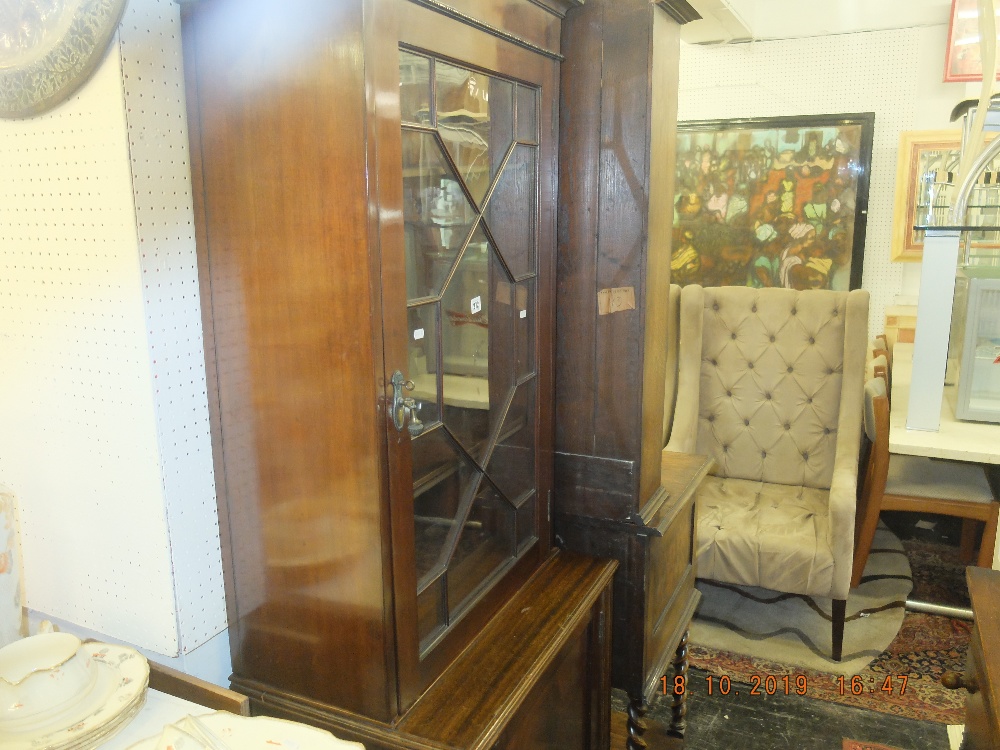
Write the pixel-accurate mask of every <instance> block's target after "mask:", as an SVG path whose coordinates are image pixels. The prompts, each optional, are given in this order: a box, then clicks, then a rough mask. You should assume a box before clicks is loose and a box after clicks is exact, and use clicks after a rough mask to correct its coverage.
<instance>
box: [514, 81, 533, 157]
mask: <svg viewBox="0 0 1000 750" xmlns="http://www.w3.org/2000/svg"><path fill="white" fill-rule="evenodd" d="M517 139H518V140H519V141H531V142H533V143H537V142H538V92H537V91H536V90H535V89H531V88H528V87H527V86H521V85H518V87H517Z"/></svg>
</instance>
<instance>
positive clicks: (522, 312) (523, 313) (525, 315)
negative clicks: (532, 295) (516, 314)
mask: <svg viewBox="0 0 1000 750" xmlns="http://www.w3.org/2000/svg"><path fill="white" fill-rule="evenodd" d="M521 317H522V318H527V317H528V311H527V310H521Z"/></svg>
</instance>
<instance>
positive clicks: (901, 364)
mask: <svg viewBox="0 0 1000 750" xmlns="http://www.w3.org/2000/svg"><path fill="white" fill-rule="evenodd" d="M912 368H913V344H901V343H899V342H897V343H896V346H894V347H893V349H892V409H891V410H890V412H889V452H890V453H901V454H905V455H910V456H930V457H931V458H948V459H952V460H954V461H974V462H975V463H981V464H991V465H996V464H1000V425H998V424H989V423H986V422H966V421H963V420H959V419H956V418H955V410H954V407H953V406H952V404H953V403H954V402H953V398H954V391H955V388H956V387H957V386H954V385H946V386H945V388H944V398H943V399H942V403H941V427H940V429H939V430H938V431H937V432H925V431H923V430H908V429H906V410H907V407H908V405H909V403H910V375H911V372H912ZM991 481H992V480H991Z"/></svg>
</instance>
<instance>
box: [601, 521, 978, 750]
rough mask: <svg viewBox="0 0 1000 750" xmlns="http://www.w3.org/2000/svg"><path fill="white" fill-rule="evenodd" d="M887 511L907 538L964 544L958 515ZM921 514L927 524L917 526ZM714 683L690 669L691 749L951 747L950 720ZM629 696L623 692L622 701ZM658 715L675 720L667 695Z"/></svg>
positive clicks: (688, 742)
mask: <svg viewBox="0 0 1000 750" xmlns="http://www.w3.org/2000/svg"><path fill="white" fill-rule="evenodd" d="M890 515H891V517H887V516H890ZM884 518H885V520H886V522H887V523H888V524H889V525H890V527H891V528H892V529H893V531H895V532H896V534H897V535H898V536H900V537H901V538H919V539H923V540H926V541H944V542H947V543H950V544H957V540H958V533H957V528H956V526H955V524H956V523H957V522H953V521H951V520H950V519H946V518H940V517H931V518H927V519H919V518H917V517H915V516H913V515H912V514H885V515H884ZM920 520H924V521H925V522H926V523H924V524H921V526H917V525H916V524H917V521H920ZM928 523H933V528H930V529H928V528H925V527H926V526H927V525H928ZM707 686H708V682H707V680H706V674H705V673H704V672H699V671H698V670H691V671H690V673H689V679H688V688H689V692H688V729H687V734H686V737H685V742H684V748H685V750H786V749H787V750H841V748H842V747H843V739H844V738H845V737H847V738H851V739H855V740H860V741H863V742H876V743H881V744H885V745H890V746H892V747H896V748H900V750H948V748H949V747H951V744H950V742H949V737H948V728H947V727H946V726H945V725H943V724H937V723H933V722H928V721H917V720H914V719H905V718H901V717H898V716H893V715H891V714H885V713H880V712H875V711H868V710H865V709H860V708H854V707H851V706H842V705H839V704H835V703H830V702H827V701H822V700H816V699H811V698H807V697H802V696H797V695H788V696H786V695H781V694H777V695H773V696H767V695H762V696H755V695H750V691H749V689H747V690H742V691H741V690H739V686H738V685H736V684H735V683H734V684H733V690H732V691H731V692H730V694H729V695H728V696H722V695H719V694H718V691H717V690H716V691H715V694H714V695H712V696H709V695H707ZM737 692H739V695H737V694H736V693H737ZM623 696H624V694H619V695H618V696H617V697H618V699H619V700H621V698H622V697H623ZM650 717H651V718H653V719H655V720H657V721H659V722H661V723H669V717H670V708H669V699H661V701H659V702H658V703H657V704H656V705H655V706H654V707H653V709H652V710H651V712H650ZM651 747H655V746H651Z"/></svg>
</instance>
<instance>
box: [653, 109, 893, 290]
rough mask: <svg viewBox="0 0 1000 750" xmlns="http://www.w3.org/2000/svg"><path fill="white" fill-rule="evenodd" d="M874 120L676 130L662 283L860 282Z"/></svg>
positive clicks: (749, 122)
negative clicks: (669, 238) (669, 242)
mask: <svg viewBox="0 0 1000 750" xmlns="http://www.w3.org/2000/svg"><path fill="white" fill-rule="evenodd" d="M874 126H875V114H874V113H872V112H867V113H862V114H843V115H811V116H802V117H775V118H754V119H742V120H700V121H689V122H680V123H678V124H677V130H678V133H677V173H676V187H675V190H674V224H673V226H674V232H673V250H672V255H671V261H670V269H671V281H673V282H674V283H677V284H681V285H682V286H683V285H685V284H695V283H697V284H702V285H703V286H733V285H736V286H754V287H765V286H778V287H788V288H793V289H837V290H846V289H856V288H858V287H860V286H861V270H862V263H863V261H864V245H865V220H866V218H867V215H868V182H869V171H870V168H871V157H872V136H873V132H874Z"/></svg>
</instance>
